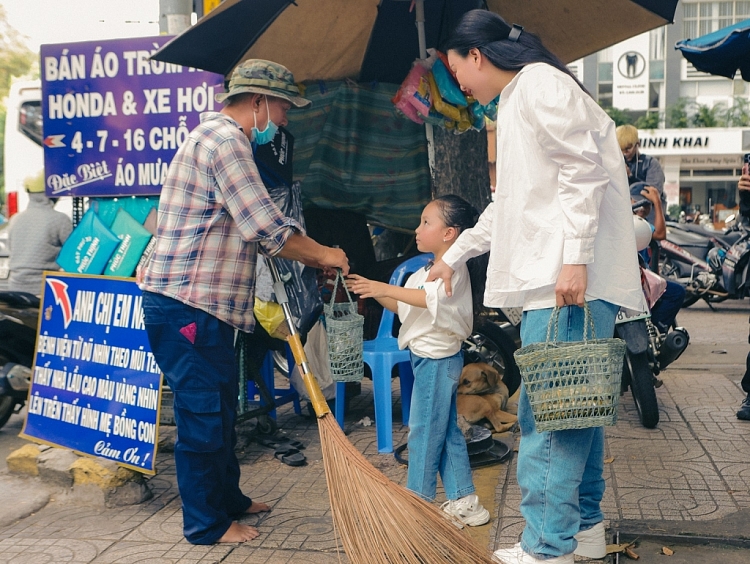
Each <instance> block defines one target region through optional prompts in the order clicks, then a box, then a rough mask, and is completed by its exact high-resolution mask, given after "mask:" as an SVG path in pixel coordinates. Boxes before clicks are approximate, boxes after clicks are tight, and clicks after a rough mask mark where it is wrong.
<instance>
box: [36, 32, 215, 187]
mask: <svg viewBox="0 0 750 564" xmlns="http://www.w3.org/2000/svg"><path fill="white" fill-rule="evenodd" d="M170 39H171V37H168V36H157V37H137V38H128V39H115V40H110V41H91V42H85V43H69V44H56V45H42V48H41V74H42V115H43V119H42V124H43V125H42V127H43V131H44V133H43V139H44V170H45V174H46V193H47V195H48V196H50V197H57V196H124V195H149V194H158V193H159V191H160V190H161V185H162V183H163V182H164V177H165V175H166V173H167V168H168V167H169V163H170V162H171V161H172V157H174V154H175V152H176V151H177V148H178V147H179V146H180V145H182V143H183V142H184V141H185V139H186V138H187V135H188V133H189V132H190V130H191V129H193V128H194V127H195V126H197V125H198V123H199V122H200V114H201V112H204V111H219V110H220V109H221V107H222V106H221V104H219V103H217V102H216V101H215V100H214V94H217V93H219V92H223V90H224V87H223V82H224V78H223V77H222V76H221V75H218V74H214V73H210V72H205V71H199V70H196V69H192V68H188V67H182V66H180V65H173V64H170V63H163V62H159V61H150V60H149V57H150V56H151V54H152V53H153V52H155V51H156V50H157V49H159V48H160V47H161V46H162V45H164V44H165V43H166V42H167V41H169V40H170Z"/></svg>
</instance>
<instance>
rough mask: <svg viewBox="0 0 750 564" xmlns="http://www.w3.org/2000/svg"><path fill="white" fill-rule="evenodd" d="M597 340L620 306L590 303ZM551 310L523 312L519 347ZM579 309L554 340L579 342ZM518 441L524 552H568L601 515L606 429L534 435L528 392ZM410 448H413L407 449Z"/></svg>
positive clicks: (541, 330)
mask: <svg viewBox="0 0 750 564" xmlns="http://www.w3.org/2000/svg"><path fill="white" fill-rule="evenodd" d="M588 304H589V309H590V310H591V315H592V318H593V320H594V325H595V328H596V336H597V337H598V338H610V337H612V335H613V334H614V327H615V316H616V315H617V311H618V309H619V306H616V305H614V304H611V303H609V302H605V301H602V300H595V301H591V302H588ZM551 314H552V308H549V309H540V310H532V311H525V312H524V313H523V318H522V320H521V341H522V343H523V345H524V346H525V345H529V344H531V343H538V342H543V341H545V340H546V338H547V325H548V324H549V320H550V316H551ZM583 322H584V314H583V309H582V308H580V307H577V306H569V307H564V308H563V309H562V310H561V312H560V319H559V324H558V340H560V341H581V340H583ZM518 422H519V425H520V427H521V444H520V447H519V449H518V485H519V486H520V487H521V514H522V515H523V517H524V519H526V528H525V529H524V531H523V536H522V537H521V547H522V548H523V550H524V552H526V553H528V554H531V555H532V556H534V557H536V558H539V559H542V560H545V559H549V558H555V557H558V556H563V555H565V554H570V553H571V552H573V551H574V550H575V548H576V546H577V542H576V540H575V539H574V538H573V536H574V535H575V534H577V533H578V532H579V531H582V530H586V529H590V528H591V527H593V526H594V525H596V524H597V523H599V522H600V521H602V520H603V519H604V515H603V513H602V510H601V508H600V503H601V501H602V497H603V496H604V477H603V473H604V428H603V427H592V428H589V429H572V430H566V431H549V432H543V433H537V432H536V428H535V425H534V416H533V414H532V412H531V404H530V403H529V398H528V396H527V395H526V390H525V388H524V387H523V386H522V387H521V397H520V399H519V404H518ZM410 450H411V449H410Z"/></svg>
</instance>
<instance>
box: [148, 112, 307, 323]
mask: <svg viewBox="0 0 750 564" xmlns="http://www.w3.org/2000/svg"><path fill="white" fill-rule="evenodd" d="M295 231H298V232H302V228H301V226H300V225H299V224H298V223H297V222H296V221H295V220H293V219H290V218H288V217H285V216H284V215H283V214H282V213H281V211H280V210H279V208H278V207H277V206H276V205H275V204H274V202H273V201H272V200H271V198H270V197H269V195H268V192H267V190H266V188H265V187H264V186H263V182H262V180H261V178H260V174H259V173H258V169H257V167H256V165H255V160H254V158H253V151H252V148H251V146H250V142H249V140H248V138H247V136H246V135H245V133H244V132H243V130H242V128H241V127H240V126H239V124H238V123H237V122H235V121H234V120H233V119H231V118H230V117H228V116H226V115H224V114H221V113H216V112H206V113H203V114H201V123H200V125H199V126H198V127H196V128H195V129H194V130H193V131H192V132H191V133H190V135H189V136H188V138H187V140H186V141H185V143H183V145H182V146H181V147H180V149H179V150H178V151H177V154H176V155H175V157H174V159H173V160H172V163H171V164H170V166H169V171H168V173H167V178H166V181H165V182H164V186H163V187H162V191H161V197H160V199H159V213H158V227H157V233H156V246H155V248H154V252H153V255H152V256H151V260H150V261H149V263H148V265H147V266H146V268H145V271H144V275H143V282H142V283H141V285H140V287H141V289H142V290H147V291H150V292H155V293H158V294H162V295H165V296H168V297H171V298H174V299H176V300H178V301H180V302H183V303H185V304H188V305H191V306H193V307H196V308H198V309H201V310H203V311H206V312H207V313H210V314H211V315H213V316H215V317H217V318H218V319H221V320H222V321H225V322H227V323H229V324H230V325H232V326H234V327H236V328H237V329H240V330H242V331H248V332H249V331H252V330H253V327H254V326H255V318H254V316H253V303H254V300H253V297H254V291H255V263H256V260H257V254H258V251H259V250H261V251H263V252H264V253H265V254H268V255H275V254H276V253H278V252H279V251H280V250H281V248H282V247H283V246H284V244H285V243H286V240H287V238H288V237H289V236H290V235H291V234H292V233H294V232H295Z"/></svg>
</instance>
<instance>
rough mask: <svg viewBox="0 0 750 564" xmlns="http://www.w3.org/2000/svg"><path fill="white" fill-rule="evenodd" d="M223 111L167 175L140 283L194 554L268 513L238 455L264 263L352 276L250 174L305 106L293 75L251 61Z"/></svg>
mask: <svg viewBox="0 0 750 564" xmlns="http://www.w3.org/2000/svg"><path fill="white" fill-rule="evenodd" d="M216 100H217V101H218V102H225V101H226V102H225V106H224V108H223V109H222V110H221V111H220V112H206V113H203V114H201V123H200V125H199V126H198V127H196V128H195V129H194V130H193V131H192V132H191V133H190V135H189V137H188V139H187V140H186V141H185V143H184V144H183V145H182V146H181V147H180V149H179V150H178V151H177V154H176V155H175V158H174V160H173V161H172V163H171V165H170V167H169V172H168V174H167V178H166V181H165V182H164V186H163V187H162V192H161V197H160V199H159V213H158V228H157V234H156V246H155V249H154V252H153V255H152V257H151V260H150V261H149V263H148V265H147V266H146V268H145V269H144V272H143V273H142V280H141V284H140V287H141V290H143V311H144V315H145V325H146V331H147V333H148V338H149V342H150V345H151V349H152V351H153V353H154V356H155V358H156V361H157V362H158V364H159V367H160V368H161V370H162V372H163V373H164V377H165V378H166V380H167V382H168V383H169V387H170V388H171V389H172V392H173V394H174V411H175V420H176V422H177V442H176V444H175V465H176V470H177V482H178V486H179V490H180V496H181V498H182V510H183V532H184V535H185V538H186V539H187V540H188V541H189V542H191V543H193V544H213V543H216V542H244V541H249V540H252V539H254V538H255V537H257V536H258V534H259V533H258V531H257V529H255V528H254V527H250V526H248V525H242V524H240V523H238V522H237V521H235V520H234V519H236V518H238V517H240V516H242V515H243V514H247V513H259V512H261V511H269V509H270V508H269V507H268V505H266V504H265V503H261V502H257V501H252V500H251V499H250V498H249V497H247V496H246V495H244V494H243V493H242V491H241V490H240V486H239V478H240V468H239V463H238V461H237V457H236V455H235V453H234V446H235V444H236V434H235V430H234V425H235V420H236V411H237V397H238V392H239V386H238V376H237V366H236V363H235V356H234V330H235V329H239V330H240V331H246V332H251V331H252V330H253V327H254V325H255V318H254V315H253V304H254V299H253V298H254V288H255V280H254V278H255V263H256V259H257V254H258V252H263V253H264V254H267V255H276V256H279V257H283V258H285V259H291V260H298V261H300V262H302V263H304V264H306V265H308V266H313V267H317V268H325V269H333V268H341V269H342V270H343V271H344V273H345V274H346V273H348V271H349V264H348V261H347V258H346V255H345V254H344V252H343V251H342V250H340V249H334V248H330V247H325V246H323V245H320V244H318V243H316V242H315V241H313V240H312V239H310V238H309V237H307V236H306V235H305V234H304V231H303V230H302V228H301V226H300V225H299V224H298V223H297V222H296V221H295V220H293V219H290V218H287V217H284V215H283V214H282V213H281V212H280V211H279V209H278V208H277V207H276V205H275V204H274V203H273V201H272V200H271V198H270V197H269V195H268V192H267V191H266V189H265V187H264V186H263V182H262V181H261V178H260V174H259V173H258V169H257V167H256V165H255V160H254V158H253V145H261V144H264V143H268V142H270V141H271V140H272V139H273V137H274V135H275V133H276V129H277V127H278V126H279V125H282V126H283V125H286V124H287V118H286V113H287V111H288V110H290V109H291V108H292V106H296V107H303V106H306V105H308V104H310V101H309V100H306V99H304V98H301V97H300V96H299V89H298V88H297V86H296V84H295V82H294V77H293V76H292V73H291V72H289V70H287V69H286V68H285V67H283V66H281V65H279V64H277V63H272V62H270V61H262V60H257V59H256V60H249V61H245V62H244V63H242V64H241V65H239V66H238V67H237V68H236V69H235V70H234V72H233V74H232V78H231V80H230V82H229V91H228V92H226V93H223V94H219V95H217V96H216ZM261 126H262V127H261Z"/></svg>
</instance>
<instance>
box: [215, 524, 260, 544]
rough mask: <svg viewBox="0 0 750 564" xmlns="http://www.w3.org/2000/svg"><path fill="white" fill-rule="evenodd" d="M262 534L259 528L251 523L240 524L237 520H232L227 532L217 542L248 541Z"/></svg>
mask: <svg viewBox="0 0 750 564" xmlns="http://www.w3.org/2000/svg"><path fill="white" fill-rule="evenodd" d="M259 534H260V532H258V529H256V528H255V527H251V526H250V525H240V524H239V523H238V522H237V521H232V524H231V525H229V528H228V529H227V532H226V533H224V534H223V535H222V537H221V538H220V539H219V540H218V541H216V542H247V541H251V540H253V539H254V538H255V537H257V536H258V535H259Z"/></svg>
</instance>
